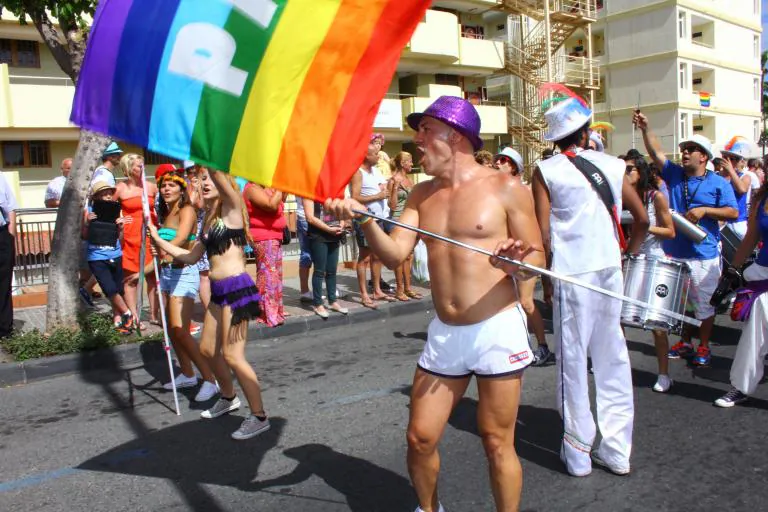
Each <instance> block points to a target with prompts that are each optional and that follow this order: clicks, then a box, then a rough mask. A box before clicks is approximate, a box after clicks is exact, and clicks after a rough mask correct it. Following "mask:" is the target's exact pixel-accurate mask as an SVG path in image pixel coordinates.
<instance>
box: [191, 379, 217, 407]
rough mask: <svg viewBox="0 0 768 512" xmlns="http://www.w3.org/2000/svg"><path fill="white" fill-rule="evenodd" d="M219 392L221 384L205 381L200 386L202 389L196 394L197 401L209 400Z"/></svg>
mask: <svg viewBox="0 0 768 512" xmlns="http://www.w3.org/2000/svg"><path fill="white" fill-rule="evenodd" d="M218 392H219V386H218V385H216V384H214V383H212V382H208V381H207V380H206V381H203V385H202V386H200V391H198V392H197V395H195V402H207V401H208V400H210V399H211V398H213V397H214V396H216V394H217V393H218Z"/></svg>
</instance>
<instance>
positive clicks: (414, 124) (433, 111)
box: [407, 96, 483, 151]
mask: <svg viewBox="0 0 768 512" xmlns="http://www.w3.org/2000/svg"><path fill="white" fill-rule="evenodd" d="M424 116H429V117H432V118H434V119H437V120H438V121H442V122H443V123H445V124H447V125H448V126H450V127H451V128H453V129H455V130H456V131H457V132H459V133H461V134H462V135H463V136H465V137H466V138H467V139H469V142H471V143H472V147H473V148H474V150H475V151H477V150H479V149H480V148H482V147H483V139H481V138H480V115H479V114H478V113H477V110H476V109H475V107H474V106H473V105H472V104H471V103H470V102H468V101H467V100H465V99H462V98H459V97H456V96H440V97H439V98H437V99H436V100H435V102H434V103H432V104H431V105H430V106H429V107H427V110H425V111H424V112H423V113H419V114H417V113H414V114H410V115H409V116H408V118H407V120H408V126H410V127H411V128H413V129H414V130H417V131H418V129H419V123H420V122H421V118H422V117H424Z"/></svg>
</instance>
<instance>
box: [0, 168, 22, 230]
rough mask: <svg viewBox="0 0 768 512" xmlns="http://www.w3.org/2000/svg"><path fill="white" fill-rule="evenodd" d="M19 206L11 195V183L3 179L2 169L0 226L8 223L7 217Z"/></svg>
mask: <svg viewBox="0 0 768 512" xmlns="http://www.w3.org/2000/svg"><path fill="white" fill-rule="evenodd" d="M18 207H19V206H18V205H17V204H16V197H15V196H14V195H13V190H11V185H10V183H8V180H6V179H5V176H4V175H3V173H2V171H0V210H2V214H1V215H0V227H3V226H5V225H6V224H8V217H9V215H10V213H11V212H12V211H15V210H16V209H17V208H18Z"/></svg>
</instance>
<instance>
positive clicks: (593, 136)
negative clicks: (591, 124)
mask: <svg viewBox="0 0 768 512" xmlns="http://www.w3.org/2000/svg"><path fill="white" fill-rule="evenodd" d="M589 140H591V141H592V142H594V143H595V150H596V151H599V152H601V153H603V152H605V146H604V145H603V138H602V137H601V136H600V134H599V133H597V132H594V131H592V132H589Z"/></svg>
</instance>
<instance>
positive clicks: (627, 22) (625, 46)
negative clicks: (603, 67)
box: [605, 2, 677, 63]
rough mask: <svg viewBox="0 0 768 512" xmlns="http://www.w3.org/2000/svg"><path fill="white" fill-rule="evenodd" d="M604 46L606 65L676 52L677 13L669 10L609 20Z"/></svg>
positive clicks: (673, 9) (658, 10)
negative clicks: (607, 63)
mask: <svg viewBox="0 0 768 512" xmlns="http://www.w3.org/2000/svg"><path fill="white" fill-rule="evenodd" d="M610 3H613V2H610ZM605 43H606V49H605V54H606V57H607V61H608V62H609V63H612V62H617V61H622V60H627V59H634V58H638V57H644V56H647V55H653V54H657V53H663V52H669V51H674V50H675V49H676V48H677V11H676V9H675V7H674V6H670V7H667V8H664V9H657V10H654V11H651V12H646V13H641V14H638V15H636V16H631V17H626V18H624V17H622V18H616V19H611V20H609V22H608V25H607V27H606V29H605Z"/></svg>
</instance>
